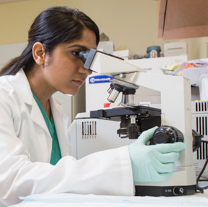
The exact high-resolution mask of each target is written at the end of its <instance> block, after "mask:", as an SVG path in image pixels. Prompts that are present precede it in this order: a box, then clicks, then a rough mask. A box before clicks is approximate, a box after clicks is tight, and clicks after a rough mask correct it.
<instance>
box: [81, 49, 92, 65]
mask: <svg viewBox="0 0 208 207" xmlns="http://www.w3.org/2000/svg"><path fill="white" fill-rule="evenodd" d="M89 52H90V51H89V50H86V51H80V52H79V58H80V59H81V60H82V62H83V63H85V61H86V60H87V57H88V55H89Z"/></svg>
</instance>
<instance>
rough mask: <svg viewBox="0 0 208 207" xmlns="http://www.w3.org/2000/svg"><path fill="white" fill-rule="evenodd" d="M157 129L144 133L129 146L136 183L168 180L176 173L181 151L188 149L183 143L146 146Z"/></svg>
mask: <svg viewBox="0 0 208 207" xmlns="http://www.w3.org/2000/svg"><path fill="white" fill-rule="evenodd" d="M157 128H158V127H153V128H151V129H149V130H147V131H144V132H143V133H142V134H141V135H140V136H139V138H138V139H137V140H136V141H135V142H133V143H132V144H130V145H129V154H130V158H131V164H132V170H133V178H134V182H139V183H144V182H162V181H165V180H167V179H168V178H169V177H170V176H171V174H172V173H173V171H174V168H175V161H176V160H177V159H178V157H179V151H181V150H183V149H185V147H186V145H185V144H184V143H182V142H176V143H173V144H157V145H146V143H147V142H148V141H149V139H151V138H152V136H153V134H154V132H155V130H156V129H157Z"/></svg>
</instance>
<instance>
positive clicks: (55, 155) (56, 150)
mask: <svg viewBox="0 0 208 207" xmlns="http://www.w3.org/2000/svg"><path fill="white" fill-rule="evenodd" d="M33 97H34V99H35V101H36V102H37V104H38V106H39V108H40V111H41V113H42V115H43V118H44V119H45V122H46V125H47V127H48V130H49V132H50V135H51V137H52V140H53V141H52V143H53V145H52V151H51V160H50V163H51V164H52V165H55V164H56V163H57V162H58V161H59V160H60V159H61V151H60V147H59V142H58V137H57V133H56V127H55V123H54V120H53V115H52V112H51V120H50V119H49V117H48V115H47V113H46V111H45V110H44V108H43V106H42V105H41V103H40V101H39V100H38V99H37V97H36V96H35V94H34V93H33Z"/></svg>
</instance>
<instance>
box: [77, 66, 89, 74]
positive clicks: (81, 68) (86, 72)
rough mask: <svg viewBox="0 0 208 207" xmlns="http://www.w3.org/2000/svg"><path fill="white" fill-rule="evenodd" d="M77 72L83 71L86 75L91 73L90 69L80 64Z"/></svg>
mask: <svg viewBox="0 0 208 207" xmlns="http://www.w3.org/2000/svg"><path fill="white" fill-rule="evenodd" d="M79 73H85V74H86V75H90V74H92V71H91V70H89V69H86V68H84V67H83V66H81V67H80V68H79Z"/></svg>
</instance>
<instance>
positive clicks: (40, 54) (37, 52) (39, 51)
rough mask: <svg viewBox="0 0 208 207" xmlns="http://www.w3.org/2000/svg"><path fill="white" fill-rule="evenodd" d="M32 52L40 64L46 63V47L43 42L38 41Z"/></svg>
mask: <svg viewBox="0 0 208 207" xmlns="http://www.w3.org/2000/svg"><path fill="white" fill-rule="evenodd" d="M32 54H33V58H34V60H35V62H36V63H37V64H38V65H43V64H44V63H45V48H44V46H43V44H42V43H41V42H36V43H35V44H34V45H33V48H32Z"/></svg>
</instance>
